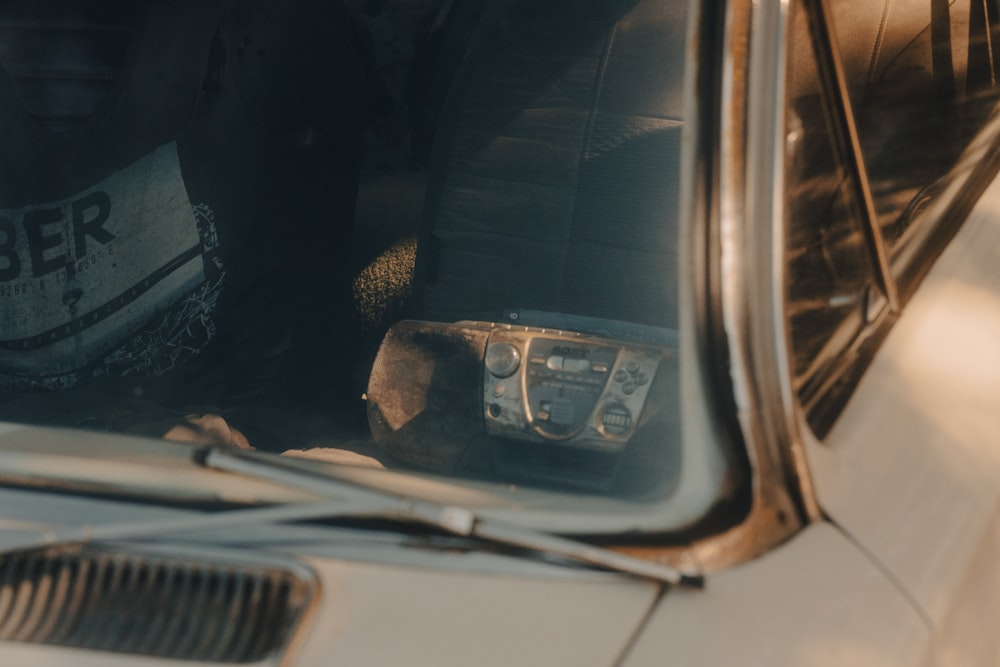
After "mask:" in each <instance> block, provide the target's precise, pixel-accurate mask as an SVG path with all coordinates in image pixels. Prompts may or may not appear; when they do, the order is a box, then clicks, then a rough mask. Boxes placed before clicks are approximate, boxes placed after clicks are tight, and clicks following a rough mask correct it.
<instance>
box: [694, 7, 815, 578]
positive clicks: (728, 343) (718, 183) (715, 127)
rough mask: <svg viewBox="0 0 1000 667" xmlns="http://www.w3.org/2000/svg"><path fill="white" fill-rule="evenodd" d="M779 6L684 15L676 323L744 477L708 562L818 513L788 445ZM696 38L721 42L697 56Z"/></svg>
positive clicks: (790, 404) (707, 545)
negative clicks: (689, 18) (737, 509)
mask: <svg viewBox="0 0 1000 667" xmlns="http://www.w3.org/2000/svg"><path fill="white" fill-rule="evenodd" d="M788 5H789V3H788V0H760V1H758V2H753V1H752V0H730V1H729V2H725V3H707V2H698V3H697V7H696V9H695V10H694V11H695V13H696V14H697V20H698V22H699V29H698V30H697V32H698V36H697V39H698V40H699V42H698V46H697V52H696V53H697V55H696V60H697V62H696V65H695V68H696V76H695V77H693V78H694V79H695V80H696V81H695V84H694V85H697V86H699V89H698V90H697V94H695V95H692V96H691V97H690V98H689V99H692V100H694V101H693V104H695V105H696V106H697V108H696V109H695V110H693V111H692V112H690V113H688V117H689V118H691V119H692V124H693V128H692V130H693V131H692V133H691V137H692V139H691V140H690V141H689V144H690V145H689V146H688V147H687V149H688V150H689V151H690V153H689V156H688V157H689V158H690V160H687V161H686V162H685V164H689V165H691V164H695V165H696V166H697V168H696V169H695V170H694V172H693V174H694V178H693V183H691V184H690V188H691V189H690V192H691V193H692V194H691V198H692V202H691V203H692V205H691V207H689V208H688V211H690V213H691V222H690V224H691V234H690V237H691V238H690V240H689V243H690V245H688V246H686V247H687V248H688V250H689V252H691V256H692V257H694V261H693V271H694V275H695V285H694V287H695V291H694V294H695V301H696V304H695V307H694V312H693V313H688V315H690V316H691V319H693V320H694V321H695V324H696V327H697V340H698V341H699V342H698V344H699V353H700V357H699V358H700V363H701V369H700V371H701V376H702V385H701V386H702V387H703V391H704V393H705V394H706V397H705V398H706V402H708V403H709V405H710V406H711V408H710V409H712V410H714V414H713V415H712V418H713V421H714V422H715V435H716V437H719V438H727V439H729V441H730V444H731V445H732V446H733V447H735V448H738V447H745V451H746V452H747V457H748V459H749V465H750V468H751V473H750V474H751V478H752V498H751V509H750V512H749V514H748V515H747V517H746V519H745V520H744V521H743V522H742V523H741V524H740V525H738V526H736V527H734V528H733V529H730V530H729V531H727V532H725V533H723V534H722V535H720V536H718V537H716V538H714V539H708V540H705V541H704V542H702V543H699V544H696V545H695V548H696V553H697V554H698V558H699V561H701V562H702V563H703V564H705V566H706V567H709V568H712V567H717V566H721V565H724V564H729V563H734V562H739V561H742V560H746V559H747V558H750V557H753V556H755V555H758V554H760V553H763V552H765V551H767V550H769V549H770V548H772V547H773V546H775V545H777V544H779V543H780V542H782V541H784V540H786V539H788V538H789V537H790V536H791V535H792V534H794V533H795V532H797V531H798V530H799V529H800V528H801V527H803V526H804V525H805V524H807V523H809V522H811V521H814V520H817V519H819V518H820V516H821V513H820V510H819V506H818V503H817V501H816V499H815V493H814V490H813V487H812V482H811V477H810V474H809V470H808V466H807V464H806V460H805V455H804V447H803V443H802V440H801V438H800V437H799V435H800V434H799V430H798V424H799V413H798V405H797V403H796V401H795V398H794V393H793V391H792V387H791V373H790V371H789V369H790V364H789V351H788V342H787V331H786V324H785V321H784V313H785V307H784V305H785V301H784V289H783V288H784V275H785V271H784V261H783V257H784V254H783V246H782V243H783V240H784V232H783V224H784V218H783V211H784V206H783V203H782V197H783V178H784V145H785V136H784V130H785V120H784V104H785V98H784V70H785V61H784V59H785V56H786V54H787V45H786V43H785V42H786V35H787V24H788V18H789V17H788ZM720 19H721V21H720ZM715 22H719V23H720V24H714V23H715ZM706 39H707V40H709V41H711V40H712V39H716V40H718V45H719V46H720V47H721V48H717V49H715V50H714V51H713V50H712V49H711V46H709V47H707V48H706V47H705V46H704V45H703V42H702V40H706ZM776 111H778V112H780V113H776ZM682 240H683V239H682ZM685 417H687V413H685Z"/></svg>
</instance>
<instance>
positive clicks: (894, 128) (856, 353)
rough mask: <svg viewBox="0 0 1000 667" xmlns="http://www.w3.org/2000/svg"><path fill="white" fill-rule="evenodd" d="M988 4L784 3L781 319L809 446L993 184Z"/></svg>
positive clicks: (896, 0)
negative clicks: (807, 427) (786, 15)
mask: <svg viewBox="0 0 1000 667" xmlns="http://www.w3.org/2000/svg"><path fill="white" fill-rule="evenodd" d="M984 7H985V5H983V4H982V3H974V2H973V3H948V2H947V1H945V0H942V1H938V0H884V1H879V2H868V1H862V0H799V1H796V2H792V3H791V7H790V10H789V11H790V14H789V19H788V23H787V25H788V40H787V47H788V48H787V53H788V55H787V61H786V62H787V69H786V100H787V103H786V112H785V126H786V156H785V200H786V205H785V271H786V276H785V279H786V289H785V297H786V317H787V331H788V334H789V352H790V359H791V363H790V365H791V371H792V376H793V377H792V381H793V387H794V389H795V392H796V394H797V396H798V399H799V402H800V404H801V405H802V407H803V408H804V412H805V414H806V417H807V419H808V421H809V424H810V426H811V428H812V429H813V430H814V432H816V434H817V435H818V436H820V437H822V436H823V435H825V433H826V432H827V431H828V430H829V428H830V427H831V426H832V424H833V422H834V420H835V419H836V417H837V415H838V414H839V412H840V410H841V408H842V406H843V404H844V403H845V402H846V400H847V398H848V397H849V396H850V391H851V389H852V388H853V385H854V384H855V382H856V380H857V378H858V377H860V374H861V372H863V370H864V367H865V366H866V365H867V361H868V360H869V359H870V357H871V354H872V353H873V352H874V348H875V347H876V346H877V344H878V341H879V340H880V339H881V338H882V337H883V336H884V334H885V333H886V332H887V330H888V327H889V326H890V325H891V323H892V321H893V319H894V317H895V315H896V314H898V312H899V310H900V309H901V308H902V306H903V304H904V303H905V301H906V299H907V298H908V297H909V296H910V295H911V294H912V292H913V290H914V289H915V288H916V286H917V284H918V283H919V280H920V278H922V276H923V275H924V274H925V273H926V271H927V270H928V269H929V266H930V264H931V263H932V262H933V260H934V259H935V258H936V256H937V254H938V253H939V252H940V250H941V248H942V247H943V246H944V244H945V243H946V242H947V240H948V239H950V236H951V234H953V233H954V231H955V229H957V226H958V225H959V224H960V223H961V221H962V220H963V219H964V218H965V217H966V216H967V215H968V213H969V210H970V209H971V206H972V204H973V203H974V202H975V200H976V199H977V198H978V196H979V194H980V193H981V192H982V190H983V188H985V186H986V184H987V183H988V182H989V180H990V179H991V178H992V177H993V176H994V175H995V174H996V171H997V160H996V159H991V156H992V155H993V154H995V153H996V152H997V151H996V148H997V146H996V144H997V143H998V142H997V136H998V129H1000V123H998V120H997V118H996V114H995V113H994V108H995V107H996V102H997V72H1000V67H997V65H998V64H1000V58H998V54H997V53H995V52H994V50H993V49H994V47H993V44H994V43H995V42H996V38H997V37H998V35H997V34H996V23H997V17H996V16H995V15H994V14H995V13H991V12H989V11H987V10H986V9H984Z"/></svg>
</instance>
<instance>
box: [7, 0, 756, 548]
mask: <svg viewBox="0 0 1000 667" xmlns="http://www.w3.org/2000/svg"><path fill="white" fill-rule="evenodd" d="M686 6H687V2H685V1H683V0H676V1H667V0H610V1H601V2H589V1H588V2H581V1H580V0H545V1H539V0H495V1H494V0H422V1H407V2H401V1H400V2H396V1H393V0H388V1H381V2H380V1H378V0H344V1H343V2H322V3H318V2H317V3H286V2H279V1H277V0H240V1H236V0H180V1H176V2H169V3H163V2H153V1H146V0H115V1H114V2H106V1H100V2H99V1H97V0H93V1H88V2H79V1H72V2H70V1H66V2H61V1H54V0H53V1H51V2H44V3H27V2H15V3H3V4H2V5H0V11H2V12H3V16H2V17H0V19H2V21H0V65H2V70H3V71H2V75H0V170H2V172H0V173H2V177H0V303H2V309H0V419H3V420H7V421H13V422H22V423H32V424H44V425H51V426H60V427H69V428H76V429H89V430H101V431H109V432H121V433H129V434H137V435H143V436H151V437H156V438H166V439H172V440H186V441H194V442H205V443H211V444H222V445H225V446H234V447H241V448H253V449H256V450H257V451H259V452H270V453H274V454H284V455H286V456H296V457H299V458H313V459H319V460H322V461H325V462H327V463H338V464H347V465H354V466H362V467H368V468H386V469H392V470H395V471H401V472H404V473H409V474H413V475H426V476H431V477H437V478H446V479H449V480H452V481H455V482H457V483H459V484H463V485H467V486H475V487H477V488H488V489H490V490H491V492H494V493H497V494H508V495H514V496H516V497H517V498H519V499H520V500H519V502H520V506H521V507H522V508H523V511H525V512H526V513H527V512H530V511H531V510H533V509H534V510H537V511H538V512H539V513H545V512H553V511H556V512H558V511H569V510H578V511H579V510H582V509H586V511H587V512H590V513H593V514H594V515H599V514H600V513H601V512H604V513H607V514H609V515H614V514H616V513H618V514H624V513H625V512H626V511H627V512H631V513H632V515H633V517H634V516H636V513H637V512H640V511H645V510H643V509H642V508H643V507H647V508H654V509H655V511H656V513H658V516H659V518H658V520H657V521H658V525H659V526H660V528H661V529H662V528H664V527H666V528H668V529H681V528H687V527H689V526H691V525H693V524H695V523H697V521H698V520H700V517H702V516H703V515H705V514H706V513H707V511H708V510H709V509H710V508H711V507H714V506H717V505H718V504H719V503H720V502H722V501H724V500H725V499H726V498H727V497H728V494H730V493H731V492H732V489H733V488H734V484H733V478H734V476H735V475H736V474H737V473H736V472H735V471H734V470H733V469H732V466H731V465H730V463H729V462H728V459H727V455H725V454H724V453H721V452H719V451H717V450H716V449H715V448H714V446H710V445H709V444H708V443H699V442H694V441H691V440H692V439H691V438H689V439H688V441H685V438H684V437H683V432H682V423H681V422H682V420H681V412H682V410H681V404H682V399H681V397H682V394H683V392H682V391H681V380H680V367H681V363H682V359H683V358H684V356H685V348H684V347H683V346H684V345H685V342H684V339H683V337H682V336H681V334H680V333H679V331H680V329H681V309H680V307H679V304H680V303H681V288H680V287H679V283H680V278H679V269H678V257H679V255H680V252H679V244H678V234H679V229H680V226H681V215H680V209H681V206H680V203H679V200H680V197H681V184H680V181H681V174H682V171H683V170H682V168H681V139H682V135H683V133H684V131H685V125H684V118H683V116H684V109H685V106H686V105H687V104H688V100H686V99H685V94H684V91H685V70H686V68H687V66H688V63H687V62H686V55H685V54H686V53H687V52H688V48H687V41H688V17H687V9H686ZM387 479H396V477H391V478H387ZM386 484H389V485H391V483H390V482H386ZM518 494H520V495H518ZM664 508H667V509H666V510H665V509H664ZM670 508H673V509H670ZM649 511H650V512H652V511H653V509H650V510H649ZM635 523H636V521H635V519H634V518H633V519H632V520H631V523H630V525H633V526H634V525H635Z"/></svg>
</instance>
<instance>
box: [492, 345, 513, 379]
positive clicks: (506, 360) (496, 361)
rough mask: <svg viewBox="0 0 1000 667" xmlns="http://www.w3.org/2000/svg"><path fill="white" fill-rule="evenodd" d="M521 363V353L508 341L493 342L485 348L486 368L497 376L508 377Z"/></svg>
mask: <svg viewBox="0 0 1000 667" xmlns="http://www.w3.org/2000/svg"><path fill="white" fill-rule="evenodd" d="M520 365H521V353H520V352H519V351H518V349H517V348H516V347H514V346H513V345H511V344H510V343H494V344H493V345H490V346H489V348H488V349H487V350H486V370H488V371H489V372H490V373H491V374H492V375H494V376H496V377H498V378H505V377H510V376H511V375H513V374H514V372H515V371H517V369H518V367H519V366H520Z"/></svg>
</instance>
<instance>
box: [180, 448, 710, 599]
mask: <svg viewBox="0 0 1000 667" xmlns="http://www.w3.org/2000/svg"><path fill="white" fill-rule="evenodd" d="M199 459H200V462H201V463H202V465H204V466H206V467H208V468H212V469H214V470H221V471H226V472H233V473H239V474H244V475H249V476H252V477H254V478H256V479H263V480H267V481H269V482H274V483H277V484H283V485H287V486H291V487H293V488H297V489H300V490H305V491H311V492H314V493H317V494H318V495H321V496H329V495H331V494H338V493H339V494H340V495H343V494H344V492H345V487H347V488H349V489H350V490H349V494H350V495H351V496H352V497H354V499H356V500H357V501H358V502H359V503H360V504H361V505H363V506H367V507H370V508H371V509H368V510H366V509H364V507H359V506H358V505H354V506H353V507H350V508H347V510H346V511H345V509H344V508H343V507H339V506H338V511H337V512H336V516H345V515H347V516H351V517H368V518H377V519H394V520H398V521H404V522H407V523H413V524H419V525H424V526H429V527H432V528H437V529H439V530H441V531H444V532H446V533H450V534H452V535H457V536H461V537H467V538H474V539H477V540H480V541H482V542H486V543H488V544H493V545H498V546H505V547H515V548H518V549H527V550H529V551H535V552H538V553H541V554H545V555H548V556H556V557H559V558H563V559H566V560H570V561H574V562H577V563H582V564H585V565H589V566H592V567H597V568H602V569H606V570H612V571H615V572H620V573H623V574H628V575H631V576H635V577H641V578H643V579H652V580H654V581H657V582H660V583H666V584H670V585H674V586H689V587H694V588H702V587H704V585H705V577H704V575H702V574H700V573H689V572H683V571H681V570H678V569H676V568H673V567H669V566H666V565H661V564H658V563H652V562H650V561H645V560H641V559H639V558H634V557H632V556H627V555H625V554H620V553H617V552H615V551H611V550H609V549H603V548H601V547H595V546H593V545H590V544H587V543H584V542H579V541H576V540H572V539H567V538H564V537H559V536H556V535H552V534H549V533H545V532H541V531H537V530H533V529H530V528H525V527H523V526H519V525H516V524H511V523H507V522H503V521H497V520H495V519H487V518H484V517H481V516H479V515H477V514H476V513H475V512H474V511H472V510H470V509H467V508H464V507H457V506H454V505H446V504H441V503H432V502H428V501H422V500H413V499H409V498H405V497H402V496H397V495H394V494H391V493H387V492H385V491H378V490H373V489H370V488H366V487H362V486H360V485H357V484H355V483H352V482H349V481H343V480H335V479H331V478H328V477H322V476H320V475H316V474H311V473H309V472H305V471H302V470H298V469H292V468H288V467H285V466H283V465H281V464H279V463H277V462H271V461H257V460H253V459H251V458H248V457H246V456H244V455H241V454H239V453H237V452H232V451H229V450H223V449H219V448H211V449H207V450H203V453H202V455H201V456H200V457H199ZM324 504H325V503H324ZM296 507H297V506H291V507H289V508H287V509H289V510H294V509H296ZM300 509H301V510H302V511H303V512H308V513H309V517H308V518H320V517H322V516H323V515H322V514H321V513H315V512H314V511H313V510H319V509H320V508H319V507H318V506H315V507H314V506H301V507H300ZM248 511H257V512H263V511H264V510H248ZM228 514H230V515H231V514H232V512H229V513H228ZM257 516H260V515H257ZM302 518H307V517H302ZM325 518H335V517H334V516H331V515H326V517H325ZM283 520H285V521H289V520H292V519H288V518H286V519H283Z"/></svg>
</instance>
